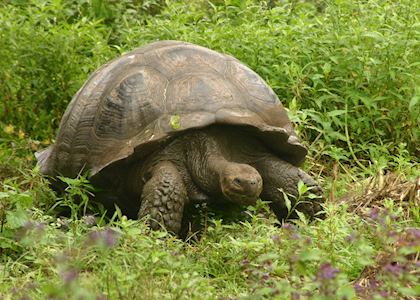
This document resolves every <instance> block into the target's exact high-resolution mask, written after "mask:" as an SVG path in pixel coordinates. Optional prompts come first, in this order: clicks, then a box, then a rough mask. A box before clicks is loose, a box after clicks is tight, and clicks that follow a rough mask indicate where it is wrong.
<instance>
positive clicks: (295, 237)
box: [291, 233, 301, 241]
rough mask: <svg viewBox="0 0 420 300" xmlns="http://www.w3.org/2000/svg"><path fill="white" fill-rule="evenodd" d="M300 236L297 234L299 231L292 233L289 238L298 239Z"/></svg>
mask: <svg viewBox="0 0 420 300" xmlns="http://www.w3.org/2000/svg"><path fill="white" fill-rule="evenodd" d="M300 238H301V235H300V234H299V233H294V234H293V235H292V236H291V239H292V240H296V241H297V240H300Z"/></svg>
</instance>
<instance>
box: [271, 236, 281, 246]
mask: <svg viewBox="0 0 420 300" xmlns="http://www.w3.org/2000/svg"><path fill="white" fill-rule="evenodd" d="M271 239H272V240H273V242H275V243H276V244H280V241H281V240H280V236H279V235H278V234H274V235H273V236H272V237H271Z"/></svg>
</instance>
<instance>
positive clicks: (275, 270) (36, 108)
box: [0, 0, 420, 299]
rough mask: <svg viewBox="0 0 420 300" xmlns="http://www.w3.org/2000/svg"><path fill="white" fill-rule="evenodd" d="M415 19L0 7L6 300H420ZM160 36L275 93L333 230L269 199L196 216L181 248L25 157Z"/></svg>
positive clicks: (304, 7)
mask: <svg viewBox="0 0 420 300" xmlns="http://www.w3.org/2000/svg"><path fill="white" fill-rule="evenodd" d="M418 11H419V4H417V2H416V1H408V0H403V1H398V2H396V1H385V0H384V1H382V0H371V1H317V0H314V1H309V0H306V1H304V0H302V1H291V0H290V1H266V2H264V1H249V0H248V1H240V0H239V1H238V0H236V1H234V0H225V1H222V0H213V1H204V0H203V1H201V0H198V1H172V0H170V1H159V0H151V1H137V0H124V1H111V0H110V1H105V0H86V1H60V0H54V1H52V0H51V1H47V0H7V1H3V2H2V3H1V4H0V44H1V45H2V46H1V47H0V57H1V59H0V299H3V298H4V299H28V298H29V299H46V298H48V297H49V298H51V299H140V298H141V299H160V298H163V299H273V298H274V299H291V298H293V299H299V298H298V297H301V298H300V299H308V298H309V299H356V298H362V299H364V298H368V299H369V297H371V299H400V298H404V297H405V298H407V299H415V298H416V297H420V290H419V286H420V283H419V279H418V278H420V276H419V275H420V274H419V271H418V270H419V260H418V258H419V252H420V245H419V243H418V241H419V240H420V238H419V231H420V229H419V225H420V212H419V207H420V203H419V202H420V199H419V194H418V191H416V190H415V189H416V188H417V189H418V183H417V186H416V185H415V184H414V183H412V182H415V180H416V178H419V176H420V168H419V157H420V153H419V151H418V144H419V133H420V130H419V128H418V124H419V123H420V103H419V100H418V99H419V96H418V93H419V86H420V85H419V83H420V80H419V79H420V72H419V71H418V66H419V65H418V62H419V61H420V52H419V51H418V50H417V49H418V48H419V40H420V39H419V32H420V31H419V20H418ZM162 39H177V40H184V41H189V42H193V43H196V44H200V45H203V46H206V47H210V48H212V49H215V50H217V51H221V52H223V53H227V54H231V55H234V56H235V57H237V58H238V59H240V60H241V61H243V62H244V63H246V64H247V65H249V66H250V67H251V68H252V69H254V70H255V71H256V72H258V73H259V74H260V75H261V76H262V77H263V78H264V79H265V80H266V81H267V82H268V83H269V84H270V85H271V86H272V87H273V89H274V90H275V92H276V93H277V95H278V96H279V98H280V99H281V100H282V102H283V103H284V104H285V106H286V107H287V108H288V109H289V115H290V117H291V119H292V120H293V121H294V122H295V124H296V129H297V131H298V132H299V135H300V136H301V138H302V139H303V140H304V142H305V143H306V144H307V146H308V147H309V149H310V157H309V159H308V160H307V163H306V165H305V168H306V170H307V171H308V172H310V173H312V174H314V175H315V176H316V177H317V178H318V180H319V182H320V183H321V184H322V186H323V187H324V188H325V190H326V196H327V198H328V200H327V203H326V205H325V210H326V211H327V215H328V217H327V218H326V219H325V220H323V221H316V222H313V223H310V224H307V222H306V221H305V220H299V221H296V223H292V225H290V224H289V225H284V226H282V227H281V228H280V227H279V226H278V224H277V221H276V220H275V218H274V216H273V215H272V214H271V213H270V212H269V210H268V206H267V204H266V203H259V204H258V205H257V207H248V208H244V212H242V213H240V214H239V216H237V217H233V216H232V215H231V214H229V213H228V212H224V213H221V212H220V211H213V210H207V209H204V208H203V209H202V210H203V211H204V212H206V211H207V213H206V214H205V213H203V215H202V216H201V222H202V223H203V224H204V228H203V230H202V232H201V235H200V236H197V237H193V238H191V239H190V240H188V241H181V240H179V239H176V238H174V237H173V236H171V235H169V234H167V233H166V232H163V231H150V230H149V229H148V228H147V226H145V224H144V222H143V221H134V220H127V219H126V218H125V217H123V216H121V215H118V214H116V215H115V216H114V217H113V218H107V217H103V212H102V211H101V208H100V207H98V205H96V204H94V203H90V201H89V200H88V195H89V193H90V191H91V187H90V185H89V183H88V181H86V180H85V179H84V178H80V179H77V180H72V181H71V182H70V183H71V185H70V189H68V190H67V192H66V193H65V194H64V195H62V196H60V197H59V196H57V195H55V194H54V193H53V192H52V191H51V190H50V189H49V187H48V182H47V180H46V179H45V178H43V177H42V176H41V175H40V174H39V171H38V170H37V168H36V166H35V159H34V156H33V152H34V151H37V150H40V149H42V148H44V147H46V146H47V145H48V144H50V143H52V142H53V140H54V135H55V131H56V129H57V127H58V125H59V121H60V119H61V116H62V114H63V112H64V109H65V108H66V106H67V104H68V102H69V101H70V100H71V97H72V96H73V95H74V94H75V93H76V92H77V90H78V89H79V88H80V86H81V85H82V84H83V82H84V81H85V80H86V79H87V77H88V75H89V73H91V72H93V71H94V70H95V69H97V68H98V67H99V66H100V65H102V64H103V63H105V62H107V61H108V60H109V59H111V58H114V57H117V56H119V55H120V54H122V53H124V52H126V51H129V50H131V49H133V48H134V47H138V46H141V45H144V44H147V43H148V42H151V41H155V40H162ZM384 173H386V174H387V175H385V176H382V175H381V174H384ZM378 174H379V175H378ZM392 174H396V176H399V178H398V180H397V179H395V178H396V177H393V175H392ZM374 175H378V176H377V177H375V178H376V179H375V180H373V179H372V178H373V177H372V176H374ZM369 180H370V182H372V183H371V184H370V185H369V184H368V183H369ZM417 180H418V179H417ZM383 182H385V184H384V183H383ZM410 182H411V183H410ZM76 199H79V201H76ZM358 205H360V206H361V207H360V208H358V209H357V210H356V211H355V208H356V207H357V206H358ZM62 209H66V210H67V211H68V216H67V217H62V216H59V215H58V214H57V213H56V211H57V210H62ZM84 212H88V213H84ZM93 215H94V216H93ZM25 297H26V298H25ZM410 297H411V298H410Z"/></svg>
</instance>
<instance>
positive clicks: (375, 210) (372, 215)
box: [369, 207, 379, 221]
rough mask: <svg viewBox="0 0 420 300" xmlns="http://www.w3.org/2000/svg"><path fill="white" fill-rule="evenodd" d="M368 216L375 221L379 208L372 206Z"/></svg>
mask: <svg viewBox="0 0 420 300" xmlns="http://www.w3.org/2000/svg"><path fill="white" fill-rule="evenodd" d="M369 218H370V219H371V220H372V221H376V220H378V218H379V208H377V207H373V208H372V209H371V210H370V212H369Z"/></svg>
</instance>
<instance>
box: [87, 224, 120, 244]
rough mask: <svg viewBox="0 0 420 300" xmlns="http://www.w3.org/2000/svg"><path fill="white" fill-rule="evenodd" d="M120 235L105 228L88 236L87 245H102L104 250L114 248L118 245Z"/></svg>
mask: <svg viewBox="0 0 420 300" xmlns="http://www.w3.org/2000/svg"><path fill="white" fill-rule="evenodd" d="M119 237H120V234H119V233H118V232H117V231H115V230H113V229H111V228H107V229H105V230H101V231H92V232H90V233H89V234H88V243H89V244H99V245H103V246H105V247H106V248H111V247H114V246H115V245H116V244H117V243H118V239H119Z"/></svg>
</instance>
